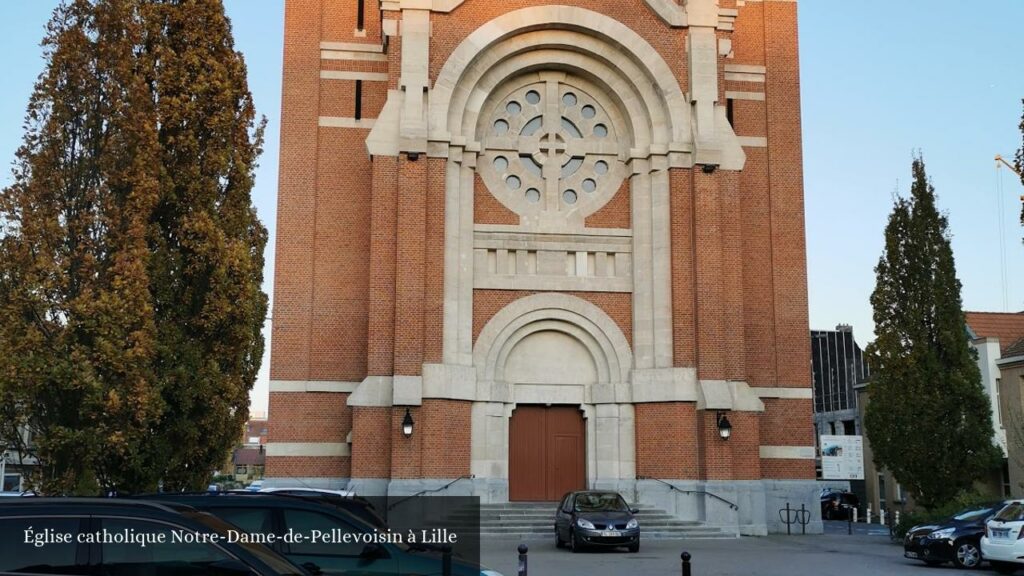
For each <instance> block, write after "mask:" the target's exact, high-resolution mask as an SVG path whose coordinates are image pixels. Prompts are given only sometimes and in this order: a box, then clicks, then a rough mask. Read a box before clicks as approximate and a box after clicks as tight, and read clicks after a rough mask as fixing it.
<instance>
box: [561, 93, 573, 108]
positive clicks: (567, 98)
mask: <svg viewBox="0 0 1024 576" xmlns="http://www.w3.org/2000/svg"><path fill="white" fill-rule="evenodd" d="M562 104H565V105H566V107H569V108H572V107H573V106H575V105H576V95H575V94H573V93H572V92H566V93H565V94H564V95H563V96H562Z"/></svg>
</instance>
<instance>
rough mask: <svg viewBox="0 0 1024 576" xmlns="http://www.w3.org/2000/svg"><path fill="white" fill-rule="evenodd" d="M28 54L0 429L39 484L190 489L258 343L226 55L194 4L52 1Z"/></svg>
mask: <svg viewBox="0 0 1024 576" xmlns="http://www.w3.org/2000/svg"><path fill="white" fill-rule="evenodd" d="M44 48H45V49H46V69H45V71H44V72H43V74H42V75H41V76H40V79H39V81H38V83H37V85H36V89H35V92H34V94H33V96H32V99H31V101H30V103H29V108H28V116H27V120H26V126H25V128H26V134H25V141H24V144H23V146H22V147H21V149H20V150H19V152H18V159H17V163H16V166H15V173H14V177H15V178H14V183H13V184H12V185H11V186H10V187H8V188H6V189H4V190H3V191H2V193H0V440H3V441H4V442H7V443H11V444H14V445H15V446H16V447H17V448H18V449H19V450H18V452H20V453H22V454H25V455H30V456H33V457H37V458H38V459H39V461H40V463H41V466H39V467H38V469H37V470H38V471H39V474H38V477H37V478H34V479H32V482H33V483H35V484H36V485H37V486H39V487H41V488H42V489H43V490H45V491H47V492H63V493H74V492H77V493H88V492H91V491H94V490H96V489H98V488H100V489H103V490H110V489H118V490H123V491H137V490H151V489H154V488H155V487H156V485H157V482H158V481H160V480H164V481H165V483H166V484H167V485H168V486H169V487H175V488H179V487H195V486H198V485H200V484H202V483H203V482H204V481H205V479H206V478H207V477H208V475H209V473H210V471H211V470H213V469H215V468H217V467H218V466H219V465H220V464H221V463H222V462H223V461H224V458H225V457H226V454H227V452H228V451H229V450H230V449H231V447H232V446H233V445H234V444H235V442H237V439H238V437H239V435H240V434H241V430H242V423H243V422H244V420H245V418H246V415H247V408H248V392H249V390H250V389H251V388H252V385H253V382H254V380H255V377H256V372H257V370H258V367H259V362H260V359H261V356H262V351H263V339H262V336H261V334H260V330H261V327H262V324H263V320H264V317H265V315H266V308H267V303H266V297H265V295H264V294H263V293H262V292H261V290H260V284H261V282H262V268H263V255H262V253H263V248H264V246H265V244H266V232H265V230H264V228H263V226H262V225H261V224H260V222H259V220H258V219H257V218H256V214H255V212H254V210H253V208H252V205H251V200H250V191H251V188H252V184H253V170H254V168H255V161H256V157H257V156H258V155H259V152H260V145H261V142H262V125H261V124H257V122H256V121H255V112H254V109H253V104H252V99H251V96H250V94H249V91H248V88H247V86H246V80H245V66H244V63H243V60H242V56H241V55H240V54H239V53H237V52H235V51H234V49H233V48H232V41H231V31H230V27H229V24H228V21H227V19H226V18H225V16H224V13H223V7H222V6H221V4H220V2H217V1H214V0H69V1H68V2H67V3H66V4H64V5H62V6H61V7H60V8H58V9H57V10H56V11H55V12H54V16H53V18H52V20H51V22H50V24H49V27H48V33H47V36H46V39H45V40H44ZM25 430H28V431H29V432H30V433H31V438H32V442H31V443H30V444H27V443H26V442H25V436H24V435H23V432H24V431H25Z"/></svg>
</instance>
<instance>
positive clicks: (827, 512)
mask: <svg viewBox="0 0 1024 576" xmlns="http://www.w3.org/2000/svg"><path fill="white" fill-rule="evenodd" d="M823 516H824V517H825V520H831V519H832V509H831V508H825V514H823Z"/></svg>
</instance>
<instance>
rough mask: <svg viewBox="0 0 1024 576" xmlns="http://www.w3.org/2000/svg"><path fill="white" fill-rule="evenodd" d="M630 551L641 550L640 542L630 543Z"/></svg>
mask: <svg viewBox="0 0 1024 576" xmlns="http://www.w3.org/2000/svg"><path fill="white" fill-rule="evenodd" d="M629 551H630V552H639V551H640V542H637V543H636V544H630V545H629Z"/></svg>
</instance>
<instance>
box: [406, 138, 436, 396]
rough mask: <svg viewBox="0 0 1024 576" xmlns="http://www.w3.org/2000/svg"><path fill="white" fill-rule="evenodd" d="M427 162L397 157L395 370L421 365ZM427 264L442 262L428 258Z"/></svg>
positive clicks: (409, 372) (413, 372) (415, 368)
mask: <svg viewBox="0 0 1024 576" xmlns="http://www.w3.org/2000/svg"><path fill="white" fill-rule="evenodd" d="M427 164H428V163H427V162H426V161H423V162H421V161H419V160H416V161H411V160H409V159H407V158H406V157H402V158H401V159H400V160H399V170H398V190H399V200H400V201H399V202H398V221H397V227H398V228H397V235H398V238H397V246H396V250H397V255H396V261H397V267H396V278H395V374H405V375H413V376H415V375H418V374H419V373H420V372H421V371H422V367H423V319H424V316H423V290H424V288H425V287H426V286H425V282H424V278H425V271H426V265H427V264H426V261H425V256H426V245H425V244H426V232H427V222H426V212H427ZM431 265H441V266H443V265H444V260H443V257H442V260H441V262H432V263H431Z"/></svg>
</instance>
